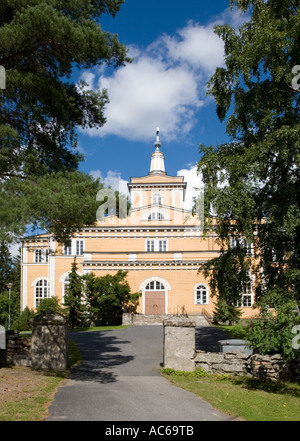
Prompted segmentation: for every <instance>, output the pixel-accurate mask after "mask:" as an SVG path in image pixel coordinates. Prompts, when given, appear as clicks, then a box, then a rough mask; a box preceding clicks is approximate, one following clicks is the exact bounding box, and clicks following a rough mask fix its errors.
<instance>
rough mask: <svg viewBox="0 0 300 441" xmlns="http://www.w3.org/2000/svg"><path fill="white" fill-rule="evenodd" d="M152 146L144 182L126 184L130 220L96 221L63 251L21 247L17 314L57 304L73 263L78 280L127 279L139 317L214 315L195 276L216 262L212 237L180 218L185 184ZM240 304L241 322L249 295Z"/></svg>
mask: <svg viewBox="0 0 300 441" xmlns="http://www.w3.org/2000/svg"><path fill="white" fill-rule="evenodd" d="M154 146H155V151H154V153H153V154H152V156H151V166H150V172H149V173H148V175H146V176H143V177H133V178H131V180H130V183H129V184H128V188H129V193H130V196H131V210H130V213H129V215H128V216H126V217H125V218H123V219H121V218H118V217H116V216H113V215H112V216H106V217H101V218H99V219H98V220H97V222H96V223H95V225H94V226H92V227H87V228H84V229H83V230H82V231H78V232H77V234H75V235H74V237H72V240H71V247H69V248H68V247H64V246H62V245H59V244H58V243H57V242H56V241H55V240H53V239H52V238H51V237H48V236H47V235H39V236H33V237H30V238H28V239H26V241H24V244H23V249H22V294H21V307H22V309H24V308H25V307H26V306H28V307H29V308H36V306H37V304H38V302H39V300H40V299H41V298H44V297H48V296H56V297H58V298H59V299H60V300H61V301H62V302H63V297H64V290H65V286H66V284H67V277H68V274H69V272H70V270H71V264H72V262H73V260H74V257H75V256H76V261H77V264H78V268H79V273H80V274H85V273H88V272H94V273H95V274H96V275H97V276H104V275H106V274H114V273H116V272H117V271H118V270H124V271H128V282H129V284H130V286H131V291H132V292H139V293H140V302H139V305H138V312H139V313H141V314H177V313H182V312H186V313H188V314H199V315H201V314H208V315H210V316H212V315H213V310H214V306H215V305H214V301H215V299H212V298H211V296H210V290H209V286H208V281H207V280H206V279H205V277H204V275H203V273H202V272H201V271H199V269H200V268H201V264H203V263H204V262H206V261H207V260H209V259H212V258H213V257H216V256H217V255H218V253H219V248H218V246H217V242H216V239H217V237H216V236H215V235H214V233H213V232H212V233H211V234H210V235H208V236H206V237H205V238H204V237H203V234H202V229H201V222H200V220H199V217H198V216H193V215H192V214H191V213H190V212H188V211H185V210H184V208H183V205H184V198H185V192H186V185H187V184H186V183H185V182H184V178H183V177H180V176H176V177H175V176H168V175H167V174H166V172H165V168H164V156H163V154H162V153H161V151H160V142H159V134H157V139H156V142H155V143H154ZM98 214H99V213H98ZM243 301H244V304H245V305H247V306H245V307H244V308H243V316H244V317H250V316H252V315H253V309H252V307H251V304H252V303H253V293H252V290H251V292H247V293H246V294H245V298H244V299H243Z"/></svg>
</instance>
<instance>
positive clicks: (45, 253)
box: [34, 248, 49, 263]
mask: <svg viewBox="0 0 300 441" xmlns="http://www.w3.org/2000/svg"><path fill="white" fill-rule="evenodd" d="M48 261H49V250H47V249H45V248H36V249H35V250H34V263H48Z"/></svg>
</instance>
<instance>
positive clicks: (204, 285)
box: [194, 283, 209, 306]
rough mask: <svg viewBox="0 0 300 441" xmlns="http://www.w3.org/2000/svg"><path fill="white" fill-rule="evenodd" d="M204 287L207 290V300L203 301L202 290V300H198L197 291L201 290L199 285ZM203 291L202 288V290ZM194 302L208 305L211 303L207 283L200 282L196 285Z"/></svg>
mask: <svg viewBox="0 0 300 441" xmlns="http://www.w3.org/2000/svg"><path fill="white" fill-rule="evenodd" d="M200 286H201V287H202V286H203V287H204V288H205V290H206V302H203V293H202V292H201V302H200V303H199V302H197V291H198V290H199V289H198V288H199V287H200ZM201 291H202V290H201ZM194 302H195V305H199V306H200V305H208V304H209V288H208V286H207V285H206V284H205V283H198V285H196V286H195V288H194Z"/></svg>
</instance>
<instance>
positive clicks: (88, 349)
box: [47, 326, 230, 421]
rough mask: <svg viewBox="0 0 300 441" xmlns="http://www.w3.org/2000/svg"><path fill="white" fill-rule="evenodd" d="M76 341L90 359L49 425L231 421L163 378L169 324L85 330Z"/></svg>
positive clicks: (63, 391)
mask: <svg viewBox="0 0 300 441" xmlns="http://www.w3.org/2000/svg"><path fill="white" fill-rule="evenodd" d="M70 338H71V339H72V340H74V341H75V342H76V344H77V345H78V347H79V348H80V350H81V352H82V355H83V358H84V360H83V361H82V362H81V364H80V365H79V366H78V367H76V368H72V370H71V376H70V378H69V379H68V380H67V381H66V382H65V385H64V386H62V387H60V388H59V389H58V390H57V392H56V394H55V397H54V401H53V402H52V404H51V405H50V408H49V412H50V415H49V417H48V418H47V421H224V420H229V419H230V418H228V416H226V415H223V414H222V413H220V412H218V411H217V410H215V409H214V408H213V407H212V406H211V405H210V404H208V403H207V402H205V401H203V400H202V399H200V398H199V397H196V396H195V395H194V394H193V393H191V392H187V391H185V390H183V389H181V388H178V387H176V386H174V385H172V384H171V383H170V382H169V381H168V380H167V379H165V378H163V377H162V376H161V375H160V373H159V370H160V368H161V365H162V361H163V326H135V327H129V328H125V329H120V330H117V331H100V332H99V331H97V332H92V331H90V332H79V333H73V334H70Z"/></svg>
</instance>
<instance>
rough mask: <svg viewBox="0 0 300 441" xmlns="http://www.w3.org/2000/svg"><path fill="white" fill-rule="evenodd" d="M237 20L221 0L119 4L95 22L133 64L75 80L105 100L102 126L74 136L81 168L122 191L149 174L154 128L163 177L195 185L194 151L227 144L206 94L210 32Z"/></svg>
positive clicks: (219, 59) (213, 62)
mask: <svg viewBox="0 0 300 441" xmlns="http://www.w3.org/2000/svg"><path fill="white" fill-rule="evenodd" d="M244 19H245V17H242V16H241V15H240V13H239V12H238V11H230V9H229V8H228V0H213V1H210V2H207V1H203V0H186V1H184V2H183V1H182V0H126V1H125V3H124V4H123V5H122V7H121V11H120V12H119V13H118V14H117V16H116V17H115V18H112V17H110V16H104V17H102V19H101V25H102V28H103V29H104V30H106V31H109V32H112V33H116V34H118V35H119V40H120V41H121V42H122V43H123V44H125V45H126V46H127V47H128V49H129V55H130V56H132V57H133V58H134V61H133V63H131V64H129V65H126V66H125V67H121V68H119V69H114V70H112V69H108V68H105V66H97V67H95V68H94V69H91V70H88V71H81V72H80V73H79V75H78V79H82V80H84V81H86V82H87V83H88V84H89V88H93V89H95V88H97V87H100V88H107V89H108V94H109V98H110V103H109V104H108V105H107V108H106V112H105V113H106V117H107V123H106V124H105V126H104V127H103V128H101V129H99V130H96V129H89V130H85V131H81V130H79V131H78V133H79V150H80V151H81V152H82V153H83V154H84V156H85V161H84V162H83V163H81V165H80V170H82V171H84V172H86V173H91V174H92V175H93V176H95V177H100V178H101V180H102V181H104V183H105V184H107V185H111V186H112V187H113V188H115V189H119V190H121V191H124V189H125V188H126V184H127V182H128V181H129V179H130V177H132V176H143V175H146V174H147V173H148V172H149V167H150V156H151V154H152V152H153V151H154V148H153V143H154V141H155V134H156V128H157V127H159V128H160V140H161V142H162V148H161V150H162V152H163V153H164V155H165V166H166V171H167V173H168V174H169V175H173V176H176V175H177V174H180V175H184V176H185V178H186V180H187V182H188V184H189V186H190V188H191V187H192V186H195V185H197V177H196V173H195V170H196V163H197V161H198V160H199V145H200V144H202V143H203V144H205V145H217V144H220V143H223V142H225V141H226V140H227V139H228V138H227V135H226V132H225V124H221V123H220V121H219V120H218V118H217V116H216V108H215V102H214V100H213V98H212V97H207V96H206V84H207V81H208V79H209V78H210V77H211V75H212V74H213V73H214V71H215V69H216V67H217V66H221V65H222V63H223V42H222V41H221V40H220V39H219V37H218V36H217V35H216V34H215V33H214V32H213V26H214V25H215V24H225V23H228V24H230V25H231V26H233V27H235V28H236V27H238V26H239V25H240V24H241V23H242V21H243V20H244Z"/></svg>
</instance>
